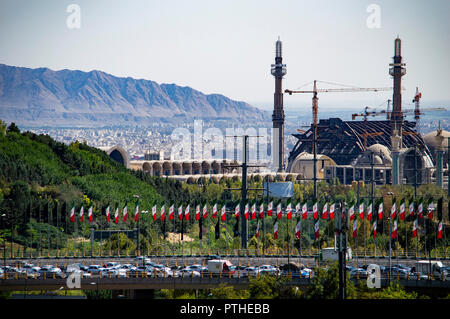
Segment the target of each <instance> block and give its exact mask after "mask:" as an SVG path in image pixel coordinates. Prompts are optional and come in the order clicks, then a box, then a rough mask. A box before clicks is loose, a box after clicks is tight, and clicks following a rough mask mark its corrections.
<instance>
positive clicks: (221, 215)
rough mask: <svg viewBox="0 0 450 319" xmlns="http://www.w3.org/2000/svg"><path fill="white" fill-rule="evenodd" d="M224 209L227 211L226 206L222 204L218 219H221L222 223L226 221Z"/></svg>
mask: <svg viewBox="0 0 450 319" xmlns="http://www.w3.org/2000/svg"><path fill="white" fill-rule="evenodd" d="M226 209H227V206H226V205H225V204H223V205H222V210H221V212H220V217H221V219H222V221H223V222H224V221H225V220H226Z"/></svg>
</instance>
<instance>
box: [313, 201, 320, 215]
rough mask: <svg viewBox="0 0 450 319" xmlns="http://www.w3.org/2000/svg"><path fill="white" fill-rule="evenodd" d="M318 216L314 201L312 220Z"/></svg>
mask: <svg viewBox="0 0 450 319" xmlns="http://www.w3.org/2000/svg"><path fill="white" fill-rule="evenodd" d="M318 217H319V216H318V208H317V199H316V200H315V201H314V205H313V219H317V218H318Z"/></svg>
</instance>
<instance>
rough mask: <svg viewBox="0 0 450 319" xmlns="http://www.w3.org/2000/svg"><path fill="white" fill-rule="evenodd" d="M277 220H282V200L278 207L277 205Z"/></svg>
mask: <svg viewBox="0 0 450 319" xmlns="http://www.w3.org/2000/svg"><path fill="white" fill-rule="evenodd" d="M277 218H278V219H281V200H280V201H278V205H277Z"/></svg>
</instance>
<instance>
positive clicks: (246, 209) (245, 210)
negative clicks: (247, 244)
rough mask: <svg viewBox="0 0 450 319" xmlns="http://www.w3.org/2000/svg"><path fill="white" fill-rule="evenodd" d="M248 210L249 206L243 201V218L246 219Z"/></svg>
mask: <svg viewBox="0 0 450 319" xmlns="http://www.w3.org/2000/svg"><path fill="white" fill-rule="evenodd" d="M248 210H249V208H248V202H246V203H245V206H244V218H245V219H248Z"/></svg>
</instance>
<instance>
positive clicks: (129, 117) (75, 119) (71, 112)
mask: <svg viewBox="0 0 450 319" xmlns="http://www.w3.org/2000/svg"><path fill="white" fill-rule="evenodd" d="M194 118H202V119H224V120H231V121H252V122H255V121H269V120H270V114H269V113H268V112H266V111H262V110H260V109H258V108H256V107H253V106H251V105H249V104H248V103H245V102H241V101H234V100H231V99H229V98H227V97H226V96H223V95H220V94H204V93H202V92H200V91H197V90H195V89H193V88H190V87H187V86H184V87H182V86H178V85H176V84H158V83H156V82H154V81H150V80H144V79H134V78H131V77H126V78H124V77H116V76H113V75H111V74H108V73H105V72H102V71H96V70H95V71H90V72H83V71H77V70H66V69H65V70H60V71H53V70H50V69H48V68H37V69H30V68H24V67H16V66H9V65H5V64H0V119H2V120H3V121H7V122H11V121H13V122H15V123H16V124H19V125H27V126H71V125H74V126H97V125H101V126H105V125H135V124H141V125H145V124H146V123H148V122H149V121H155V120H158V121H164V122H177V121H178V122H180V121H186V120H189V119H194Z"/></svg>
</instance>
